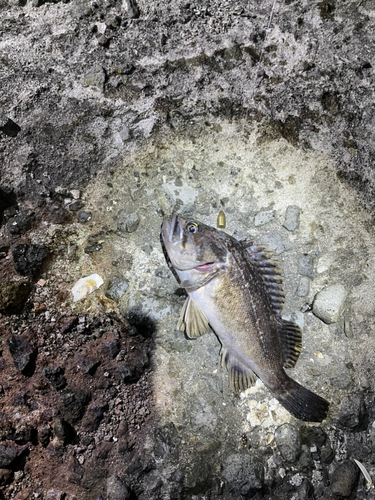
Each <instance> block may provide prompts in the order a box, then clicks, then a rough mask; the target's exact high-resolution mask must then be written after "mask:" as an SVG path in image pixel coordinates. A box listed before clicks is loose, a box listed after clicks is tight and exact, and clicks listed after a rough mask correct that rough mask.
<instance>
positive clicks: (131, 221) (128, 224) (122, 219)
mask: <svg viewBox="0 0 375 500" xmlns="http://www.w3.org/2000/svg"><path fill="white" fill-rule="evenodd" d="M139 222H140V218H139V215H138V214H136V213H132V214H125V213H123V211H122V210H121V211H120V212H119V214H118V221H117V229H118V230H119V231H121V232H122V233H134V231H136V230H137V228H138V226H139Z"/></svg>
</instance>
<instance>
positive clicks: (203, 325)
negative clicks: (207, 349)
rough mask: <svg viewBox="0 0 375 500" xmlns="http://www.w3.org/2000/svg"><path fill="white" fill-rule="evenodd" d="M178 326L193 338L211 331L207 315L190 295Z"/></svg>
mask: <svg viewBox="0 0 375 500" xmlns="http://www.w3.org/2000/svg"><path fill="white" fill-rule="evenodd" d="M177 328H178V330H180V331H181V332H185V333H186V335H187V336H188V337H189V338H191V339H196V338H197V337H200V336H201V335H203V334H205V333H207V332H208V331H210V327H209V326H208V320H207V318H206V315H205V314H204V312H203V311H202V309H201V308H200V307H199V306H198V305H197V303H196V302H195V300H193V299H192V298H190V297H187V299H186V300H185V303H184V305H183V307H182V311H181V315H180V319H179V320H178V323H177Z"/></svg>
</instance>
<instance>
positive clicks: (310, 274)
mask: <svg viewBox="0 0 375 500" xmlns="http://www.w3.org/2000/svg"><path fill="white" fill-rule="evenodd" d="M298 267H299V273H300V275H301V276H306V277H307V278H310V279H313V278H314V260H313V258H312V257H311V255H308V254H307V255H303V256H302V257H301V258H300V259H299V261H298Z"/></svg>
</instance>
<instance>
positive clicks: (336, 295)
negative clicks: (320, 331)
mask: <svg viewBox="0 0 375 500" xmlns="http://www.w3.org/2000/svg"><path fill="white" fill-rule="evenodd" d="M345 297H346V292H345V288H344V287H343V286H342V285H339V284H337V285H331V286H328V287H326V288H324V289H323V290H321V291H320V292H318V293H317V294H316V296H315V298H314V303H313V313H314V314H315V316H316V317H317V318H319V319H321V320H322V321H324V323H327V324H328V325H330V324H331V323H335V322H336V321H337V320H338V318H339V316H340V313H341V309H342V306H343V303H344V300H345Z"/></svg>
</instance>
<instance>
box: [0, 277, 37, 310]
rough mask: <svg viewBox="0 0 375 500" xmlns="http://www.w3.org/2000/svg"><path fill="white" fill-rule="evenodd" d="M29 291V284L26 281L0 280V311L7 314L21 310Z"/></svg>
mask: <svg viewBox="0 0 375 500" xmlns="http://www.w3.org/2000/svg"><path fill="white" fill-rule="evenodd" d="M30 292H31V284H30V283H28V282H24V281H4V282H0V311H1V312H4V313H7V314H16V313H19V312H21V311H22V309H23V306H24V305H25V303H26V301H27V299H28V297H29V295H30Z"/></svg>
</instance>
